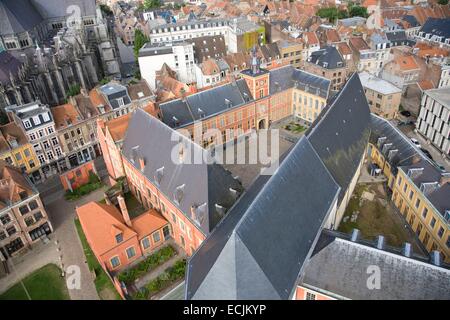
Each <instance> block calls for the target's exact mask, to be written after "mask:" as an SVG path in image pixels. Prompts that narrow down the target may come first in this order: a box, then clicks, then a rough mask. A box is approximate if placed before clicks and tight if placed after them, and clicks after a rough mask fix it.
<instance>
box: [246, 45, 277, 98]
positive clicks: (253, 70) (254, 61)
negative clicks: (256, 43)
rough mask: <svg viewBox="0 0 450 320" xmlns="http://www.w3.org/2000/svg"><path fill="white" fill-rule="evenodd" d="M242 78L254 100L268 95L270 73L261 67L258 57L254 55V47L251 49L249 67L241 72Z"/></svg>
mask: <svg viewBox="0 0 450 320" xmlns="http://www.w3.org/2000/svg"><path fill="white" fill-rule="evenodd" d="M241 76H242V78H243V79H244V80H245V82H247V86H248V88H249V89H250V92H251V94H252V96H253V98H254V99H255V100H258V99H261V98H264V97H267V96H268V95H269V89H270V88H269V86H270V83H269V80H270V78H269V77H270V73H269V71H268V70H266V69H262V68H261V62H260V59H259V58H258V57H257V55H256V47H253V49H252V51H251V66H250V69H246V70H243V71H242V72H241Z"/></svg>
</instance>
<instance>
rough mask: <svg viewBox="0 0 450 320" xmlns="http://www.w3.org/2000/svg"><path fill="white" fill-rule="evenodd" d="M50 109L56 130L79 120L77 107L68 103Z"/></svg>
mask: <svg viewBox="0 0 450 320" xmlns="http://www.w3.org/2000/svg"><path fill="white" fill-rule="evenodd" d="M50 111H51V112H52V115H53V118H54V120H55V127H56V129H57V130H58V129H61V128H63V127H65V126H69V125H70V124H76V123H78V122H80V120H81V116H80V114H79V113H78V110H77V108H76V107H75V106H74V105H72V104H70V103H67V104H63V105H60V106H57V107H54V108H51V109H50Z"/></svg>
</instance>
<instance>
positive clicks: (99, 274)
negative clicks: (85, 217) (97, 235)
mask: <svg viewBox="0 0 450 320" xmlns="http://www.w3.org/2000/svg"><path fill="white" fill-rule="evenodd" d="M75 226H76V228H77V232H78V236H79V237H80V240H81V243H82V245H83V250H84V255H85V256H86V261H87V263H88V266H89V270H91V271H93V270H94V272H95V274H96V278H95V281H94V283H95V288H96V289H97V293H98V295H99V297H100V298H101V299H103V300H121V299H122V298H121V297H120V295H119V293H118V292H117V290H116V288H115V287H114V285H113V284H112V282H111V280H110V279H109V277H108V275H107V274H106V272H105V271H104V270H103V268H102V267H101V265H100V263H99V262H98V260H97V258H96V257H95V255H94V253H93V252H92V250H91V247H90V246H89V243H88V242H87V240H86V236H85V235H84V232H83V229H82V228H81V224H80V221H79V220H78V219H75Z"/></svg>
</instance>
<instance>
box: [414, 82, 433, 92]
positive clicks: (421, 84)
mask: <svg viewBox="0 0 450 320" xmlns="http://www.w3.org/2000/svg"><path fill="white" fill-rule="evenodd" d="M417 84H418V85H419V87H420V89H421V90H422V91H425V90H429V89H434V84H433V82H432V81H430V80H422V81H420V82H418V83H417Z"/></svg>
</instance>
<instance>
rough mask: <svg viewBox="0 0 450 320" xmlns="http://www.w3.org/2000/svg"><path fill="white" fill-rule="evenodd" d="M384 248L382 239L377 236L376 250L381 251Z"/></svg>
mask: <svg viewBox="0 0 450 320" xmlns="http://www.w3.org/2000/svg"><path fill="white" fill-rule="evenodd" d="M383 248H384V237H383V236H381V235H379V236H378V237H377V249H380V250H383Z"/></svg>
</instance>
